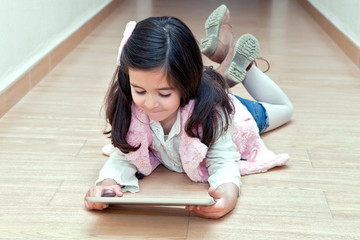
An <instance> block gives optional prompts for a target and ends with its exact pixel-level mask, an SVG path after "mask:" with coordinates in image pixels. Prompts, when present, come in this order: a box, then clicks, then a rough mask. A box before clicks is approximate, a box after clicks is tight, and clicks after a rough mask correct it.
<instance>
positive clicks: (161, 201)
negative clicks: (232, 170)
mask: <svg viewBox="0 0 360 240" xmlns="http://www.w3.org/2000/svg"><path fill="white" fill-rule="evenodd" d="M87 200H88V201H90V202H97V203H105V204H118V205H125V204H142V205H149V204H151V205H166V206H185V205H201V206H210V205H213V204H214V203H215V202H214V200H213V199H212V198H147V197H144V198H131V197H87Z"/></svg>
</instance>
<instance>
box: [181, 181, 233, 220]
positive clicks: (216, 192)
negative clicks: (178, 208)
mask: <svg viewBox="0 0 360 240" xmlns="http://www.w3.org/2000/svg"><path fill="white" fill-rule="evenodd" d="M208 192H209V195H210V196H211V197H212V198H213V199H214V201H215V203H214V204H213V205H211V206H186V209H187V210H189V211H192V212H194V213H195V214H196V215H198V216H199V217H203V218H214V219H217V218H221V217H223V216H224V215H226V214H227V213H229V212H230V211H231V210H233V209H234V208H235V206H236V203H237V199H238V196H239V189H238V187H237V186H236V185H235V184H233V183H224V184H222V185H220V186H219V187H218V188H217V189H215V188H213V187H210V188H209V191H208Z"/></svg>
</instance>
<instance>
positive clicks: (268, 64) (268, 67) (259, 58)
mask: <svg viewBox="0 0 360 240" xmlns="http://www.w3.org/2000/svg"><path fill="white" fill-rule="evenodd" d="M256 60H262V61H264V62H266V64H267V69H266V70H265V71H263V73H266V72H268V71H269V70H270V63H269V61H268V60H266V59H265V58H262V57H257V58H256V59H255V60H254V61H253V63H254V64H255V66H256V67H257V66H258V65H257V63H256Z"/></svg>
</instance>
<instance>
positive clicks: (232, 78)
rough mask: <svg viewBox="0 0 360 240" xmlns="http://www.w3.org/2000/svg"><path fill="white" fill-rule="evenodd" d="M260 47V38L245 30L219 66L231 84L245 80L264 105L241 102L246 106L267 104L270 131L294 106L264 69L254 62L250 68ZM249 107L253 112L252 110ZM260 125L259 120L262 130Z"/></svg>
mask: <svg viewBox="0 0 360 240" xmlns="http://www.w3.org/2000/svg"><path fill="white" fill-rule="evenodd" d="M259 49H260V48H259V43H258V41H257V39H256V38H255V37H254V36H253V35H251V34H244V35H243V36H241V37H240V38H239V39H238V40H237V42H236V45H235V46H234V47H233V48H232V49H230V50H229V52H228V55H227V56H226V58H225V59H224V61H223V62H221V63H220V65H219V67H218V68H217V69H216V70H217V71H218V72H219V73H220V74H222V75H223V76H224V78H225V79H226V80H227V81H228V83H229V86H230V87H232V86H234V85H236V84H238V83H240V82H241V83H243V85H244V87H245V88H246V90H247V91H248V92H249V93H250V95H251V96H252V97H253V98H254V99H255V100H256V101H258V102H259V104H260V105H261V106H260V107H259V106H258V105H256V104H255V105H253V104H250V105H246V104H244V102H242V103H243V104H244V105H245V106H246V107H248V106H255V107H256V112H259V111H260V110H261V109H262V108H265V111H266V114H265V116H266V117H265V118H263V121H268V122H264V124H266V125H267V124H268V125H269V126H268V127H267V128H266V130H265V131H270V130H272V129H275V128H277V127H279V126H281V125H283V124H285V123H287V122H288V121H289V120H290V118H291V116H292V113H293V106H292V104H291V101H290V100H289V98H288V97H287V96H286V94H285V93H284V92H283V91H282V90H281V89H280V88H279V87H278V86H277V85H276V84H275V83H274V82H273V81H272V80H271V79H270V78H269V77H268V76H267V75H266V74H265V73H263V72H262V71H261V70H259V69H258V68H257V67H256V66H255V65H254V64H253V65H252V66H251V67H250V69H249V65H250V64H251V62H253V61H254V60H255V59H256V57H257V55H258V53H259ZM248 109H249V107H248ZM249 111H250V112H251V113H253V111H251V110H249ZM260 112H261V111H260ZM253 116H254V115H253ZM254 118H256V116H254ZM261 125H262V124H260V125H259V124H258V126H259V129H260V130H261V128H260V127H261Z"/></svg>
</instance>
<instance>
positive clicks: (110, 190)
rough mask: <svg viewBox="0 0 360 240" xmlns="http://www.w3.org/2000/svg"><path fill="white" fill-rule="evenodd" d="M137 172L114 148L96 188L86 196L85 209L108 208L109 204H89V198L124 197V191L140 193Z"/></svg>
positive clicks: (101, 172)
mask: <svg viewBox="0 0 360 240" xmlns="http://www.w3.org/2000/svg"><path fill="white" fill-rule="evenodd" d="M136 172H137V169H136V167H135V166H134V165H133V164H131V163H130V162H129V161H128V160H127V159H126V157H125V156H124V154H122V153H121V152H120V151H119V150H118V149H117V148H114V149H113V150H112V151H111V154H110V158H109V159H108V161H107V162H106V163H105V165H104V166H103V167H102V169H101V171H100V174H99V178H98V180H97V181H96V186H93V187H91V188H90V189H89V191H88V192H87V193H86V195H85V199H84V204H85V207H86V208H87V209H97V210H102V209H104V208H107V207H108V205H107V204H101V203H93V202H89V201H87V199H86V198H87V197H102V196H104V195H106V194H115V196H117V197H122V195H123V193H122V192H123V191H124V192H125V191H130V192H138V191H139V184H138V179H137V178H136V176H135V173H136Z"/></svg>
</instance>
